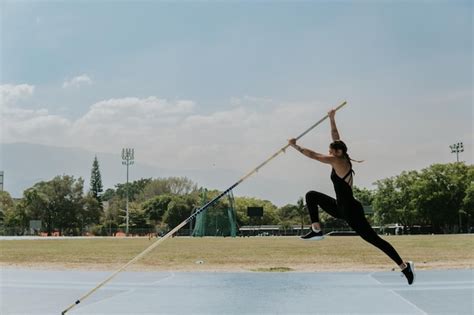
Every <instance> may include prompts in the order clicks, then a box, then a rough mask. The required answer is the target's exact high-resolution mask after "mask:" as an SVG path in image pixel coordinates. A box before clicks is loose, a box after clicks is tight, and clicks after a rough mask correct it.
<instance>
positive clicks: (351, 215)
mask: <svg viewBox="0 0 474 315" xmlns="http://www.w3.org/2000/svg"><path fill="white" fill-rule="evenodd" d="M347 223H349V225H350V227H351V228H352V229H353V230H354V231H356V232H357V233H358V234H359V235H360V237H362V238H363V239H364V240H365V241H367V242H369V243H370V244H372V245H374V246H376V247H377V248H379V249H380V250H382V251H383V252H384V253H385V254H387V255H388V256H389V257H390V258H391V259H392V260H393V261H394V262H395V263H396V264H397V265H399V266H401V267H402V266H404V265H405V263H404V262H403V260H402V258H401V257H400V255H398V253H397V251H396V250H395V248H393V246H392V245H390V243H389V242H387V241H385V240H384V239H382V238H381V237H380V236H378V234H377V233H376V232H375V231H374V230H373V229H372V227H371V226H370V224H369V222H368V221H367V219H366V218H365V215H364V210H363V207H362V205H361V204H360V203H358V202H357V203H354V204H353V205H352V207H351V209H348V211H347Z"/></svg>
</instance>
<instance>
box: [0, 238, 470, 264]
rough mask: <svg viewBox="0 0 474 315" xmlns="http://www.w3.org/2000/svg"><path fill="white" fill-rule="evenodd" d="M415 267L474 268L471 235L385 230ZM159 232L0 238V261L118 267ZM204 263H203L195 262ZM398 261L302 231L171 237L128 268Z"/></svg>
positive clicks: (359, 243) (364, 246)
mask: <svg viewBox="0 0 474 315" xmlns="http://www.w3.org/2000/svg"><path fill="white" fill-rule="evenodd" d="M384 238H385V239H386V240H387V241H389V242H390V243H391V244H392V245H393V246H394V247H395V249H397V251H398V252H399V254H400V255H401V256H402V258H403V259H405V260H413V261H415V263H416V265H417V268H418V269H443V268H472V265H473V262H474V235H472V236H471V235H417V236H386V237H384ZM154 241H156V239H152V240H148V238H128V239H125V238H117V239H112V238H104V239H71V240H18V241H0V264H1V265H3V266H8V265H11V266H25V267H26V266H30V267H47V268H55V269H62V268H81V269H114V268H118V267H120V266H121V265H123V264H125V263H126V262H128V261H129V260H130V259H132V258H134V257H135V256H136V255H138V254H139V253H140V252H142V251H143V250H144V249H145V248H146V247H148V246H149V245H150V244H152V242H154ZM198 262H201V263H198ZM392 267H395V264H394V263H393V262H392V261H391V260H390V259H389V258H388V257H387V256H386V255H385V254H384V253H383V252H381V251H380V250H378V249H377V248H375V247H373V246H372V245H370V244H368V243H366V242H364V241H363V240H362V239H361V238H359V237H352V236H340V237H337V236H332V237H326V238H325V239H324V240H322V241H301V240H299V239H298V238H297V237H252V238H213V237H206V238H187V237H176V238H172V239H168V240H166V241H165V242H163V244H161V245H159V246H158V247H156V248H155V249H154V250H153V251H152V252H151V253H149V254H148V255H146V256H145V257H143V258H142V259H141V260H139V261H138V262H136V263H135V264H133V265H132V266H130V268H129V269H131V270H189V271H198V270H206V271H210V270H216V271H239V270H241V271H288V270H296V271H323V270H324V271H329V270H331V271H339V270H340V271H343V270H380V269H385V270H389V269H391V268H392Z"/></svg>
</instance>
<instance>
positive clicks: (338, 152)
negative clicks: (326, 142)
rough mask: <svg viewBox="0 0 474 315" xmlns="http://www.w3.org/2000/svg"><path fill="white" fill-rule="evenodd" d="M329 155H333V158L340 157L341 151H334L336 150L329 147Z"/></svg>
mask: <svg viewBox="0 0 474 315" xmlns="http://www.w3.org/2000/svg"><path fill="white" fill-rule="evenodd" d="M329 154H330V155H333V156H338V157H341V156H342V150H341V149H339V150H336V149H333V148H331V147H329Z"/></svg>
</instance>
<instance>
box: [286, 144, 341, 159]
mask: <svg viewBox="0 0 474 315" xmlns="http://www.w3.org/2000/svg"><path fill="white" fill-rule="evenodd" d="M288 143H289V144H290V146H292V147H293V148H295V149H296V150H297V151H299V152H301V153H302V154H304V155H306V156H307V157H309V158H311V159H314V160H318V161H319V162H322V163H326V164H331V165H332V164H333V163H334V162H335V160H336V158H335V157H334V156H331V155H325V154H321V153H318V152H314V151H312V150H310V149H306V148H302V147H300V146H299V145H297V144H296V139H290V140H288Z"/></svg>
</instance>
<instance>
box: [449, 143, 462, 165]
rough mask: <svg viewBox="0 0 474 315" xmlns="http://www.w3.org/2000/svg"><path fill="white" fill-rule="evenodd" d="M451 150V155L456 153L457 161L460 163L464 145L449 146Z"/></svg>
mask: <svg viewBox="0 0 474 315" xmlns="http://www.w3.org/2000/svg"><path fill="white" fill-rule="evenodd" d="M449 147H450V148H451V153H456V161H457V162H459V153H461V152H464V144H463V143H462V142H458V143H455V144H452V145H450V146H449Z"/></svg>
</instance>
